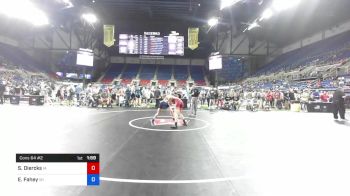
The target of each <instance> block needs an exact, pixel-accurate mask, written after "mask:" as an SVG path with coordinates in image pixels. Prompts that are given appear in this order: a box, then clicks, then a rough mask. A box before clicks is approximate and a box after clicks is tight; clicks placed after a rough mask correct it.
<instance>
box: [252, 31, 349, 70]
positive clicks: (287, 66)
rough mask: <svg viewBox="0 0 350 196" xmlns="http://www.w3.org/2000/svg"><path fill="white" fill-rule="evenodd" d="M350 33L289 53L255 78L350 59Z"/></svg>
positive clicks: (275, 60)
mask: <svg viewBox="0 0 350 196" xmlns="http://www.w3.org/2000/svg"><path fill="white" fill-rule="evenodd" d="M349 44H350V31H348V32H345V33H342V34H340V35H336V36H334V37H331V38H328V39H325V40H322V41H319V42H316V43H313V44H310V45H308V46H305V47H303V48H300V49H297V50H293V51H291V52H287V53H285V54H282V55H280V56H278V57H277V58H275V59H274V60H273V61H271V62H270V63H268V64H267V65H265V66H263V68H262V69H260V70H258V71H257V72H256V73H255V74H254V75H253V76H259V75H266V74H270V73H274V72H278V71H281V70H284V71H289V70H293V69H295V68H302V67H305V66H307V65H310V64H312V63H314V64H315V63H317V64H319V65H321V64H327V63H328V64H331V63H335V62H338V61H340V60H342V59H345V58H349V57H350V49H349Z"/></svg>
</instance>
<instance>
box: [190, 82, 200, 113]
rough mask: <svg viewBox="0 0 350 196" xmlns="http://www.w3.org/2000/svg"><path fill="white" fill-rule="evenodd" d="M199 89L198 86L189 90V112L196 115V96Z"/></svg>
mask: <svg viewBox="0 0 350 196" xmlns="http://www.w3.org/2000/svg"><path fill="white" fill-rule="evenodd" d="M199 94H200V92H199V89H198V88H192V90H191V106H192V107H191V114H192V115H194V116H196V115H197V108H198V97H199Z"/></svg>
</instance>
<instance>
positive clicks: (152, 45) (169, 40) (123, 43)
mask: <svg viewBox="0 0 350 196" xmlns="http://www.w3.org/2000/svg"><path fill="white" fill-rule="evenodd" d="M184 43H185V39H184V36H179V35H178V34H169V35H168V36H160V33H158V32H145V33H144V35H135V34H119V54H145V55H178V56H183V55H184V46H185V44H184Z"/></svg>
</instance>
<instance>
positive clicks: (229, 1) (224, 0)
mask: <svg viewBox="0 0 350 196" xmlns="http://www.w3.org/2000/svg"><path fill="white" fill-rule="evenodd" d="M240 1H242V0H221V4H220V10H223V9H225V8H226V7H229V6H232V5H234V4H236V3H238V2H240Z"/></svg>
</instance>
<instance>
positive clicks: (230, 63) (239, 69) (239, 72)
mask: <svg viewBox="0 0 350 196" xmlns="http://www.w3.org/2000/svg"><path fill="white" fill-rule="evenodd" d="M244 71H245V70H244V63H242V61H241V60H240V59H237V58H233V57H230V58H224V59H223V62H222V69H220V70H218V77H219V79H220V80H223V81H236V80H238V79H240V78H241V77H242V76H243V74H244Z"/></svg>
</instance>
